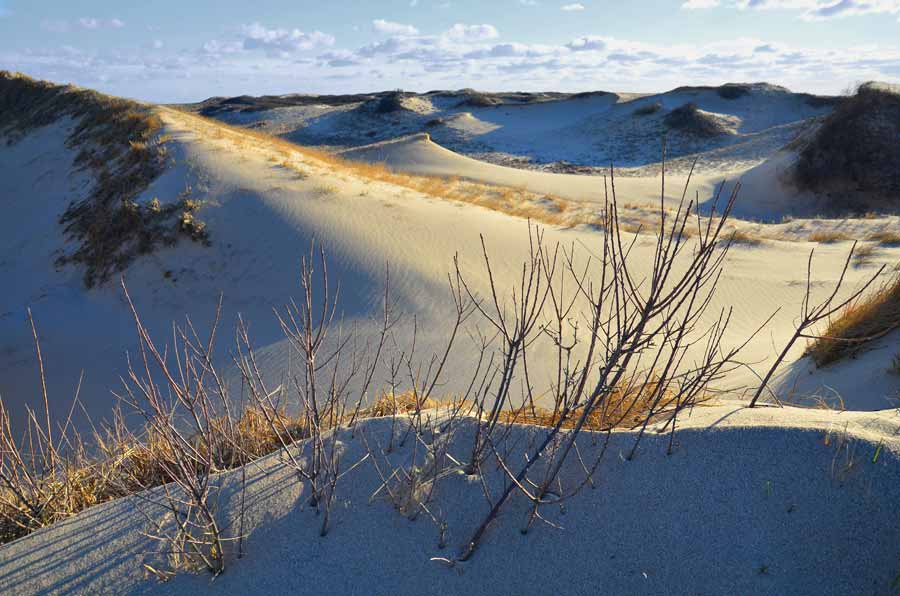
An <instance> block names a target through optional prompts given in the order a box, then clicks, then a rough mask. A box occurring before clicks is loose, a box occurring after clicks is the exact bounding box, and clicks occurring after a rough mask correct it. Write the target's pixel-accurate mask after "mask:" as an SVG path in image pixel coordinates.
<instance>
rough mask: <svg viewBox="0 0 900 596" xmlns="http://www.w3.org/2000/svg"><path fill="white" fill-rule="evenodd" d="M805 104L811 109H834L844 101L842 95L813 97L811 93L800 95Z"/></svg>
mask: <svg viewBox="0 0 900 596" xmlns="http://www.w3.org/2000/svg"><path fill="white" fill-rule="evenodd" d="M798 96H799V97H801V98H803V102H804V103H805V104H806V105H808V106H809V107H811V108H833V107H835V106H837V105H839V104H840V103H841V101H843V99H844V98H843V97H841V96H840V95H813V94H811V93H799V94H798Z"/></svg>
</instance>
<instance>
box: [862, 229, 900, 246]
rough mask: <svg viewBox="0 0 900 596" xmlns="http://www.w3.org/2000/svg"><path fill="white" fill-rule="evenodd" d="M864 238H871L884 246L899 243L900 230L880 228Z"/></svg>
mask: <svg viewBox="0 0 900 596" xmlns="http://www.w3.org/2000/svg"><path fill="white" fill-rule="evenodd" d="M866 240H871V241H872V242H877V243H879V244H883V245H886V246H893V245H896V244H900V232H895V231H892V230H882V231H880V232H874V233H872V234H869V235H868V236H867V237H866Z"/></svg>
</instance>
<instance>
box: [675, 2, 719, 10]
mask: <svg viewBox="0 0 900 596" xmlns="http://www.w3.org/2000/svg"><path fill="white" fill-rule="evenodd" d="M719 4H721V3H720V2H719V0H687V2H685V3H684V4H682V5H681V8H683V9H684V10H698V9H703V8H715V7H716V6H719Z"/></svg>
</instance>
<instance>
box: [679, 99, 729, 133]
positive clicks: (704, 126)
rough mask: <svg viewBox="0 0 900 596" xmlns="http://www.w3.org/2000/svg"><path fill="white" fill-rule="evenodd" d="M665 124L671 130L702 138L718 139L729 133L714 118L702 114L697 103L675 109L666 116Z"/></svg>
mask: <svg viewBox="0 0 900 596" xmlns="http://www.w3.org/2000/svg"><path fill="white" fill-rule="evenodd" d="M663 124H665V125H666V126H667V127H668V128H669V129H670V130H677V131H679V132H682V133H684V134H687V135H691V136H695V137H702V138H709V137H717V136H719V135H723V134H725V133H727V132H728V131H727V129H726V128H725V127H724V126H723V125H722V124H721V123H720V122H719V121H718V120H716V118H715V117H714V116H711V115H710V114H707V113H705V112H701V111H700V109H699V108H698V107H697V104H695V103H686V104H684V105H683V106H679V107H677V108H675V109H674V110H672V111H671V112H669V113H668V114H666V117H665V118H663Z"/></svg>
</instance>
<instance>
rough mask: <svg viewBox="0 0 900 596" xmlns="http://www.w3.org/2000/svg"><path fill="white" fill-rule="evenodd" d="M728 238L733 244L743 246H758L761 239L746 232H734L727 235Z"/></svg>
mask: <svg viewBox="0 0 900 596" xmlns="http://www.w3.org/2000/svg"><path fill="white" fill-rule="evenodd" d="M729 237H730V238H731V241H732V242H733V243H734V244H743V245H746V246H759V245H760V244H762V238H760V237H759V236H756V235H754V234H751V233H750V232H748V231H747V230H734V231H733V232H731V234H729Z"/></svg>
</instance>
